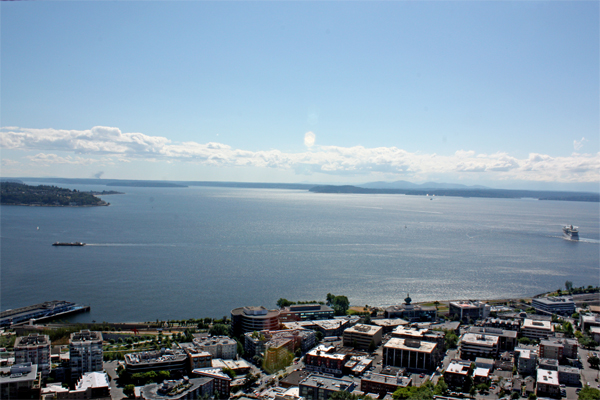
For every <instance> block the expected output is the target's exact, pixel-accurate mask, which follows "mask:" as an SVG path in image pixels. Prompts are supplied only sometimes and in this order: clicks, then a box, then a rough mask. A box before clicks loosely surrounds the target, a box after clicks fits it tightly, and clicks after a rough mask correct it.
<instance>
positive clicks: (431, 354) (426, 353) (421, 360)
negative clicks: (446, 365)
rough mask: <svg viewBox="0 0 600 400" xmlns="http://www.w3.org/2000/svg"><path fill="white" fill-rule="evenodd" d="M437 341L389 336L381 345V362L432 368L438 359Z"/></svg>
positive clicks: (406, 366)
mask: <svg viewBox="0 0 600 400" xmlns="http://www.w3.org/2000/svg"><path fill="white" fill-rule="evenodd" d="M437 346H438V345H437V343H433V342H426V341H423V340H416V339H402V338H391V339H390V340H389V341H388V342H387V343H386V344H385V345H384V346H383V364H384V365H391V366H394V367H404V368H410V369H420V370H434V369H436V367H437V365H438V363H439V361H440V359H441V358H440V352H438V351H437Z"/></svg>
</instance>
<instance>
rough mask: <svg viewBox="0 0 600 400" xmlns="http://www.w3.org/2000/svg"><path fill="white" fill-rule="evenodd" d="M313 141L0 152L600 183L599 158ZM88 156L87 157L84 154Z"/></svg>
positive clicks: (118, 135)
mask: <svg viewBox="0 0 600 400" xmlns="http://www.w3.org/2000/svg"><path fill="white" fill-rule="evenodd" d="M309 134H310V135H309ZM582 141H583V139H582ZM314 142H315V135H314V134H313V133H312V132H307V133H306V135H305V144H306V145H307V146H308V147H310V148H311V149H310V151H306V152H302V153H283V152H281V151H279V150H263V151H248V150H243V149H233V148H232V147H231V146H229V145H226V144H223V143H216V142H209V143H205V144H202V143H197V142H183V143H173V142H171V140H169V139H167V138H165V137H160V136H148V135H144V134H142V133H123V132H121V131H120V130H119V129H117V128H110V127H94V128H92V129H90V130H84V131H75V130H56V129H26V128H14V127H11V128H2V129H1V130H0V147H3V148H6V149H20V150H30V151H31V150H33V151H40V153H39V154H37V155H35V156H28V157H27V158H29V159H30V160H31V161H32V162H34V163H36V164H37V165H51V164H73V165H90V164H94V163H98V164H100V165H102V164H112V163H114V161H113V159H115V160H117V161H119V162H129V161H133V160H143V161H151V162H161V161H163V162H164V161H167V162H174V161H188V162H191V163H198V164H202V165H209V166H217V167H218V166H246V167H259V168H276V169H282V170H293V171H296V173H299V174H315V173H323V174H336V175H357V176H358V175H368V174H385V175H387V176H390V177H393V176H397V177H404V178H406V177H412V178H414V179H427V178H428V177H429V176H440V175H444V174H445V175H447V176H449V177H450V179H460V178H461V177H463V176H467V175H468V176H471V177H472V176H473V174H479V177H478V178H477V179H479V178H481V179H486V180H500V179H501V180H508V179H511V180H527V181H552V182H598V181H600V153H598V154H578V153H573V154H571V155H569V156H564V157H552V156H550V155H545V154H538V153H531V154H529V156H528V157H527V158H523V159H521V158H517V157H514V156H511V155H510V154H507V153H502V152H498V153H494V154H476V153H475V152H474V151H472V150H470V151H467V150H458V151H456V152H455V153H454V154H452V155H437V154H424V153H420V152H416V153H411V152H408V151H406V150H403V149H399V148H397V147H376V148H365V147H363V146H354V147H339V146H314ZM49 151H61V152H66V153H72V154H73V156H70V155H69V156H66V157H61V156H58V155H56V154H53V153H46V152H49ZM83 154H87V155H89V157H87V158H86V157H83V156H82V155H83Z"/></svg>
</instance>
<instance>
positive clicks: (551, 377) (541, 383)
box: [535, 368, 560, 397]
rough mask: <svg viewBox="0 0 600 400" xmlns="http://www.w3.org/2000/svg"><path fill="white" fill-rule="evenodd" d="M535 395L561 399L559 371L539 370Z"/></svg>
mask: <svg viewBox="0 0 600 400" xmlns="http://www.w3.org/2000/svg"><path fill="white" fill-rule="evenodd" d="M535 394H536V395H537V397H544V396H548V397H560V384H559V381H558V371H548V370H546V369H541V368H538V371H537V388H536V392H535Z"/></svg>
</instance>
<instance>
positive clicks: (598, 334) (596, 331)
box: [590, 326, 600, 343]
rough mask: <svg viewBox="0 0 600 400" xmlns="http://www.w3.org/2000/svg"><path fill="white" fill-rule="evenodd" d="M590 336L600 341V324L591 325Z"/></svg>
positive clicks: (597, 341)
mask: <svg viewBox="0 0 600 400" xmlns="http://www.w3.org/2000/svg"><path fill="white" fill-rule="evenodd" d="M590 336H591V337H592V340H593V341H594V342H596V343H600V326H592V327H590Z"/></svg>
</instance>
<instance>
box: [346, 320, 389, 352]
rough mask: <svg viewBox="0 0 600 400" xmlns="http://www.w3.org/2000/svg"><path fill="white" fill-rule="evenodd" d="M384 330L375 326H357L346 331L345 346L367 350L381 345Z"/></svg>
mask: <svg viewBox="0 0 600 400" xmlns="http://www.w3.org/2000/svg"><path fill="white" fill-rule="evenodd" d="M382 332H383V328H381V327H379V326H374V325H365V324H357V325H355V326H353V327H351V328H348V329H346V330H345V331H344V346H348V347H354V348H356V349H363V350H367V349H369V348H375V347H377V346H379V345H380V344H381V336H382Z"/></svg>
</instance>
